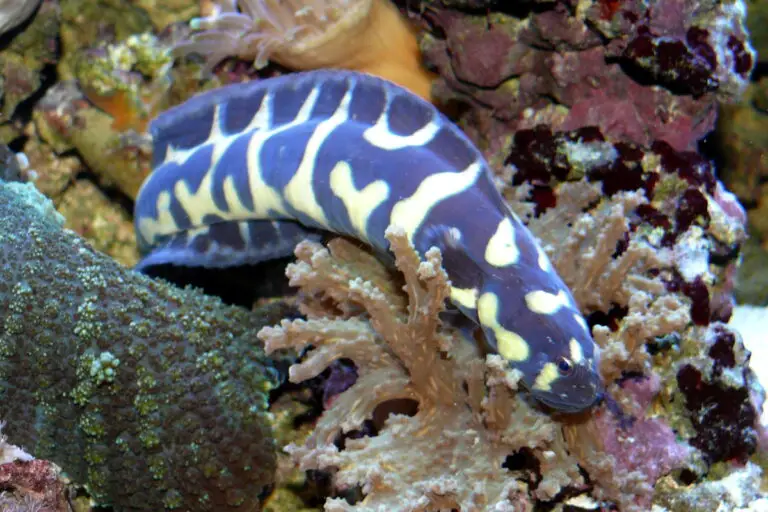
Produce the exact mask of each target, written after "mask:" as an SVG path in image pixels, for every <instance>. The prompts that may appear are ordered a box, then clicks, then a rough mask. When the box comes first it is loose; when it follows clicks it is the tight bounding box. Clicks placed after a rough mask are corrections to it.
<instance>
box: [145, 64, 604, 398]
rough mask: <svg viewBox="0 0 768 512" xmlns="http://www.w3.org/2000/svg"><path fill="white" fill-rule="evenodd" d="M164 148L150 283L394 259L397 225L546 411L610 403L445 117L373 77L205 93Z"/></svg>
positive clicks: (545, 277)
mask: <svg viewBox="0 0 768 512" xmlns="http://www.w3.org/2000/svg"><path fill="white" fill-rule="evenodd" d="M150 132H151V134H152V137H153V145H154V159H155V161H154V166H155V170H154V172H153V173H152V174H151V175H150V176H149V178H148V179H147V181H146V182H145V183H144V185H143V186H142V189H141V191H140V193H139V196H138V198H137V201H136V212H135V219H136V221H135V222H136V231H137V234H138V238H139V246H140V248H141V250H142V251H143V252H144V253H145V254H146V256H145V258H144V259H143V260H142V262H141V263H140V264H139V267H138V268H139V269H142V268H147V267H149V266H152V265H158V264H166V263H171V264H176V265H186V266H203V267H223V266H230V265H239V264H246V263H256V262H259V261H264V260H267V259H271V258H276V257H281V256H286V255H289V254H291V252H292V250H293V248H294V246H295V244H296V243H297V242H298V241H300V240H302V239H304V238H307V237H308V236H312V234H313V233H317V232H319V231H331V232H335V233H339V234H343V235H347V236H350V237H354V238H356V239H359V240H361V241H364V242H366V243H368V244H370V245H371V246H373V248H374V249H375V250H377V252H380V253H386V252H387V249H388V243H387V241H386V239H385V237H384V234H385V231H386V229H387V227H388V226H390V225H396V226H399V227H401V228H403V229H404V230H405V232H406V234H407V235H408V237H409V238H410V240H411V242H412V243H413V245H414V247H415V248H416V250H417V251H418V252H419V253H421V254H422V255H423V254H424V253H425V252H426V251H427V250H428V249H429V248H430V247H432V246H437V247H438V248H440V250H441V251H442V253H443V265H444V267H445V270H446V271H447V273H448V275H449V277H450V279H451V284H452V289H451V300H452V302H453V303H454V304H455V305H456V306H457V307H458V308H459V309H460V310H461V311H462V312H463V313H464V314H465V315H467V316H468V317H469V318H470V319H472V320H473V321H474V322H476V323H477V324H479V325H480V326H481V327H482V329H483V332H484V335H485V337H486V340H487V342H488V344H489V345H490V347H491V348H492V349H494V350H496V351H497V352H498V353H499V354H500V355H501V356H502V357H504V358H505V359H506V360H508V361H509V363H510V365H511V366H512V367H514V368H517V369H519V370H520V371H521V372H522V375H523V383H524V384H525V386H526V387H527V388H528V389H529V390H530V392H531V393H532V395H533V396H534V397H536V398H537V399H539V400H541V401H542V402H544V403H545V404H547V405H549V406H551V407H553V408H555V409H558V410H563V411H578V410H582V409H585V408H587V407H589V406H591V405H592V404H594V403H595V401H596V400H597V399H598V397H599V395H600V393H601V384H600V378H599V376H598V373H597V353H598V351H597V348H596V346H595V344H594V341H593V339H592V337H591V335H590V332H589V329H588V326H587V323H586V322H585V320H584V318H583V317H582V315H581V314H580V312H579V310H578V308H577V306H576V304H575V302H574V300H573V298H572V296H571V293H570V292H569V290H568V288H567V287H566V286H565V284H564V283H563V282H562V280H561V279H560V278H559V276H558V275H557V273H556V272H555V270H554V269H553V268H552V265H551V264H550V262H549V260H548V258H547V256H546V255H545V253H544V252H543V251H542V249H541V248H540V247H539V245H538V244H537V242H536V241H535V239H534V237H533V236H532V234H531V233H530V232H529V231H528V229H527V228H526V227H525V226H524V225H523V223H522V222H521V221H520V220H519V219H518V218H517V216H516V215H515V214H514V213H513V212H512V211H511V210H510V208H509V206H508V205H507V204H506V203H505V202H504V200H503V199H502V197H501V195H500V194H499V192H498V191H497V190H496V188H495V186H494V184H493V181H492V178H491V173H490V170H489V168H488V165H487V163H486V162H485V161H484V159H483V157H482V155H481V154H480V152H479V151H478V150H477V149H476V148H475V147H474V146H473V144H472V143H471V142H470V141H469V139H467V137H466V136H465V135H464V134H463V133H462V132H461V131H460V130H459V129H458V128H457V127H456V126H455V125H453V124H452V123H451V122H450V121H449V120H448V119H447V118H445V117H444V116H443V115H442V114H441V113H440V112H439V111H437V109H435V108H434V107H433V106H432V105H431V104H429V103H427V102H425V101H423V100H421V99H420V98H418V97H416V96H414V95H413V94H411V93H409V92H408V91H406V90H404V89H402V88H400V87H398V86H396V85H394V84H392V83H390V82H387V81H385V80H382V79H379V78H375V77H372V76H369V75H365V74H361V73H355V72H347V71H312V72H307V73H298V74H289V75H285V76H281V77H279V78H272V79H267V80H261V81H257V82H249V83H243V84H235V85H229V86H225V87H222V88H220V89H216V90H213V91H209V92H205V93H202V94H200V95H198V96H196V97H194V98H192V99H191V100H189V101H187V102H186V103H184V104H182V105H179V106H177V107H175V108H173V109H171V110H168V111H167V112H164V113H163V114H161V115H160V116H159V117H158V118H157V119H156V120H154V121H153V122H152V124H151V126H150Z"/></svg>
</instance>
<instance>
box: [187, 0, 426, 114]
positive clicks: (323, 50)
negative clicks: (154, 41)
mask: <svg viewBox="0 0 768 512" xmlns="http://www.w3.org/2000/svg"><path fill="white" fill-rule="evenodd" d="M215 6H216V7H215V9H214V11H213V12H212V13H211V14H210V15H209V16H206V17H205V18H200V19H195V20H193V22H192V27H193V28H195V29H199V30H200V31H199V32H197V33H196V34H194V35H193V36H192V37H191V39H190V40H189V41H187V42H186V43H182V44H180V45H179V46H178V47H177V48H178V51H179V52H180V53H181V54H188V53H193V52H194V53H200V54H202V55H204V56H205V57H206V60H207V62H208V66H209V67H213V65H215V64H216V63H218V62H219V61H221V60H222V59H224V58H225V57H227V56H238V57H241V58H244V59H254V65H255V66H256V67H258V68H261V67H264V66H265V65H266V63H267V61H268V60H271V61H274V62H277V63H279V64H282V65H284V66H287V67H289V68H292V69H296V70H307V69H317V68H346V69H353V70H357V71H365V72H368V73H371V74H373V75H378V76H381V77H383V78H386V79H388V80H392V81H393V82H396V83H398V84H400V85H402V86H403V87H406V88H407V89H410V90H411V91H412V92H414V93H416V94H418V95H419V96H421V97H422V98H426V99H430V98H431V87H432V80H433V79H434V76H433V75H432V74H431V73H429V72H428V71H426V69H425V68H424V66H423V65H422V63H421V54H420V52H419V48H418V45H417V42H416V37H415V35H414V32H413V29H412V28H411V27H410V26H409V24H408V23H407V22H406V20H405V19H404V18H403V17H402V16H401V15H400V13H399V12H398V10H397V9H396V8H395V6H394V5H392V3H390V2H389V0H319V1H315V2H311V3H309V4H307V3H306V2H300V1H296V0H290V1H282V2H278V1H275V0H267V1H257V0H218V1H217V2H215ZM238 6H239V10H238Z"/></svg>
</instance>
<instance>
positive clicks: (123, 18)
mask: <svg viewBox="0 0 768 512" xmlns="http://www.w3.org/2000/svg"><path fill="white" fill-rule="evenodd" d="M58 4H59V5H60V10H61V30H60V32H59V36H60V38H61V47H62V55H61V58H60V59H59V60H58V62H57V66H56V71H57V73H58V76H59V78H60V80H71V79H73V78H75V74H74V65H75V61H76V60H77V59H78V58H79V53H80V52H81V51H82V50H85V49H87V48H95V47H97V46H99V45H100V44H101V43H103V42H105V41H106V42H120V41H125V40H126V39H128V38H129V37H131V36H132V35H137V34H142V33H145V32H149V31H152V21H151V18H150V17H149V15H148V14H147V12H146V11H145V10H144V9H141V8H140V7H139V5H138V2H134V1H132V0H59V2H58Z"/></svg>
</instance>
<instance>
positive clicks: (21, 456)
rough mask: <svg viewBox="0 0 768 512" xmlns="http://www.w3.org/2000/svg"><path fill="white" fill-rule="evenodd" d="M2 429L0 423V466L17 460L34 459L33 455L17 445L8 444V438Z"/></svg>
mask: <svg viewBox="0 0 768 512" xmlns="http://www.w3.org/2000/svg"><path fill="white" fill-rule="evenodd" d="M2 430H3V424H2V423H0V466H2V465H5V464H8V463H9V462H14V461H17V460H20V461H29V460H32V459H34V457H32V456H31V455H30V454H28V453H27V452H25V451H24V450H22V449H21V448H19V447H18V446H14V445H12V444H10V443H9V442H8V439H6V437H5V436H4V435H3V433H2Z"/></svg>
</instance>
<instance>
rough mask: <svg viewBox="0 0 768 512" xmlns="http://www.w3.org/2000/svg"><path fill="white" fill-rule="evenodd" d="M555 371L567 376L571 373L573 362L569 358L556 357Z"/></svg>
mask: <svg viewBox="0 0 768 512" xmlns="http://www.w3.org/2000/svg"><path fill="white" fill-rule="evenodd" d="M557 371H558V372H560V375H563V376H567V375H570V374H571V373H573V363H572V362H571V360H570V359H566V358H564V357H559V358H558V359H557Z"/></svg>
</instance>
